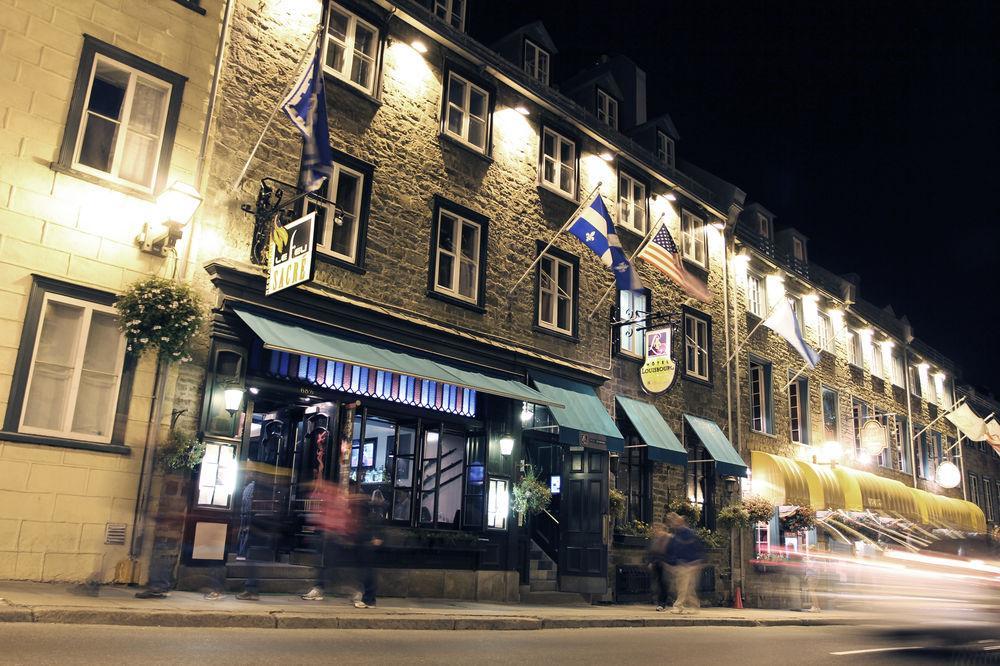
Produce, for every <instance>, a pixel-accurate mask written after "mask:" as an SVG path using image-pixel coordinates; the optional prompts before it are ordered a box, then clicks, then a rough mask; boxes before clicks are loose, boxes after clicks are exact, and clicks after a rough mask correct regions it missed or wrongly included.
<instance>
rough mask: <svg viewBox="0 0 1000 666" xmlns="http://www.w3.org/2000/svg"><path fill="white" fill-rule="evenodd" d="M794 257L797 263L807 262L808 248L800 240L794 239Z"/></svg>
mask: <svg viewBox="0 0 1000 666" xmlns="http://www.w3.org/2000/svg"><path fill="white" fill-rule="evenodd" d="M792 257H794V258H795V261H805V260H806V246H805V245H804V244H803V243H802V241H801V240H800V239H798V238H795V237H794V236H793V237H792Z"/></svg>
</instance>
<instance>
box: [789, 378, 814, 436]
mask: <svg viewBox="0 0 1000 666" xmlns="http://www.w3.org/2000/svg"><path fill="white" fill-rule="evenodd" d="M788 374H789V379H791V378H792V377H791V375H792V374H793V373H791V372H790V373H788ZM788 416H789V423H790V428H791V437H792V441H793V442H796V443H798V444H808V443H809V380H808V379H806V378H805V377H800V378H799V379H796V380H794V381H792V382H791V383H790V384H789V385H788Z"/></svg>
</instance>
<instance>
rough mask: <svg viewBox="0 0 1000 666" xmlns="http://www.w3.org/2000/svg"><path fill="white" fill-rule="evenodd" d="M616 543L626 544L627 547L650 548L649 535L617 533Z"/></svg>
mask: <svg viewBox="0 0 1000 666" xmlns="http://www.w3.org/2000/svg"><path fill="white" fill-rule="evenodd" d="M614 543H615V545H616V546H625V547H626V548H648V547H649V537H644V536H637V535H634V534H615V535H614Z"/></svg>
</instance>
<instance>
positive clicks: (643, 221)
mask: <svg viewBox="0 0 1000 666" xmlns="http://www.w3.org/2000/svg"><path fill="white" fill-rule="evenodd" d="M648 201H649V199H648V191H647V188H646V184H645V183H644V182H642V181H641V180H638V179H636V178H633V177H632V176H630V175H629V174H628V173H626V172H625V171H619V172H618V223H619V225H620V226H623V227H625V228H626V229H630V230H632V231H634V232H636V233H637V234H642V235H645V234H646V231H648V229H649V206H648Z"/></svg>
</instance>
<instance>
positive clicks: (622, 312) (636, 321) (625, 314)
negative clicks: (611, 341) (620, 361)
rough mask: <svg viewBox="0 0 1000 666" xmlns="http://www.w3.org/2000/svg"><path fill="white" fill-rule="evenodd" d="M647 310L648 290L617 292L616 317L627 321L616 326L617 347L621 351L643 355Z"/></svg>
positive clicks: (630, 354) (633, 354) (648, 310)
mask: <svg viewBox="0 0 1000 666" xmlns="http://www.w3.org/2000/svg"><path fill="white" fill-rule="evenodd" d="M649 312H650V309H649V293H648V292H645V291H631V290H623V291H619V292H618V318H619V320H621V321H627V322H629V323H627V324H622V325H621V326H619V327H618V349H619V351H621V353H623V354H628V355H629V356H639V357H642V356H644V355H645V354H644V352H645V349H644V348H643V345H644V342H643V338H644V337H645V336H644V333H645V328H646V317H648V316H649Z"/></svg>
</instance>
